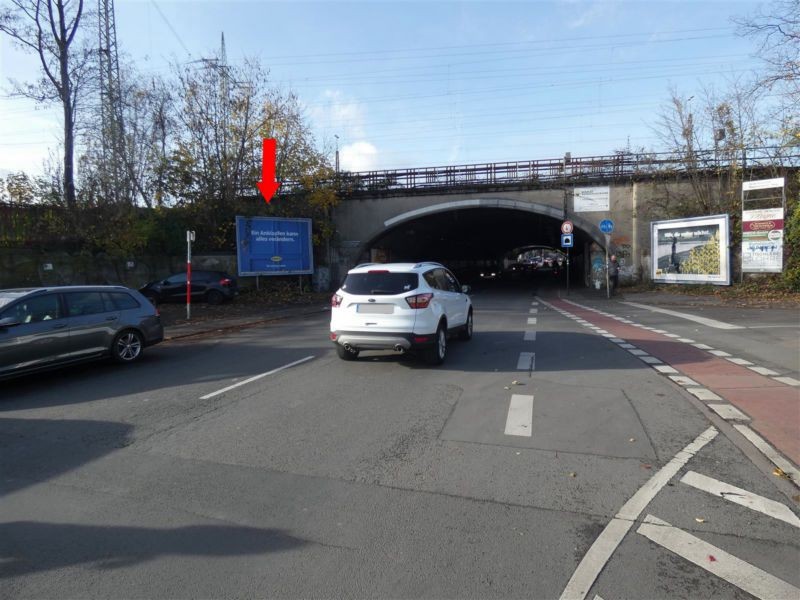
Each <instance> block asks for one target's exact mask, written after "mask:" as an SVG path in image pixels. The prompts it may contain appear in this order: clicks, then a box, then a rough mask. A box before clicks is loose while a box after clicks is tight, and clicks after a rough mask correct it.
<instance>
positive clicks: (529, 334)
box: [524, 331, 536, 342]
mask: <svg viewBox="0 0 800 600" xmlns="http://www.w3.org/2000/svg"><path fill="white" fill-rule="evenodd" d="M524 340H525V341H526V342H535V341H536V332H535V331H526V332H525V336H524Z"/></svg>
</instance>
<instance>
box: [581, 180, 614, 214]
mask: <svg viewBox="0 0 800 600" xmlns="http://www.w3.org/2000/svg"><path fill="white" fill-rule="evenodd" d="M610 197H611V188H609V187H608V186H604V187H576V188H575V189H574V190H573V191H572V208H573V210H574V211H575V212H601V211H608V210H609V206H610V201H609V199H610Z"/></svg>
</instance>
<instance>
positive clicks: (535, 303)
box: [531, 300, 539, 306]
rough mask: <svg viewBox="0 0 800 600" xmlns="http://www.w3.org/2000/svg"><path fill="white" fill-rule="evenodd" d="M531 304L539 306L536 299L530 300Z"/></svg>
mask: <svg viewBox="0 0 800 600" xmlns="http://www.w3.org/2000/svg"><path fill="white" fill-rule="evenodd" d="M531 306H539V303H538V302H537V301H536V300H534V301H533V302H531Z"/></svg>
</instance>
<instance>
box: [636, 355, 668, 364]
mask: <svg viewBox="0 0 800 600" xmlns="http://www.w3.org/2000/svg"><path fill="white" fill-rule="evenodd" d="M639 360H641V361H642V362H646V363H647V364H648V365H660V364H663V363H662V362H661V361H660V360H659V359H657V358H656V357H655V356H640V357H639Z"/></svg>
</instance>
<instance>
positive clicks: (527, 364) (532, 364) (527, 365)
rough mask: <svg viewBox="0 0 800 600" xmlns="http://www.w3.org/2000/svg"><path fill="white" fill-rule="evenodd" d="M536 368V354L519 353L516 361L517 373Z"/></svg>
mask: <svg viewBox="0 0 800 600" xmlns="http://www.w3.org/2000/svg"><path fill="white" fill-rule="evenodd" d="M535 368H536V353H535V352H520V353H519V360H517V370H518V371H528V370H530V371H533V370H534V369H535Z"/></svg>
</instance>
